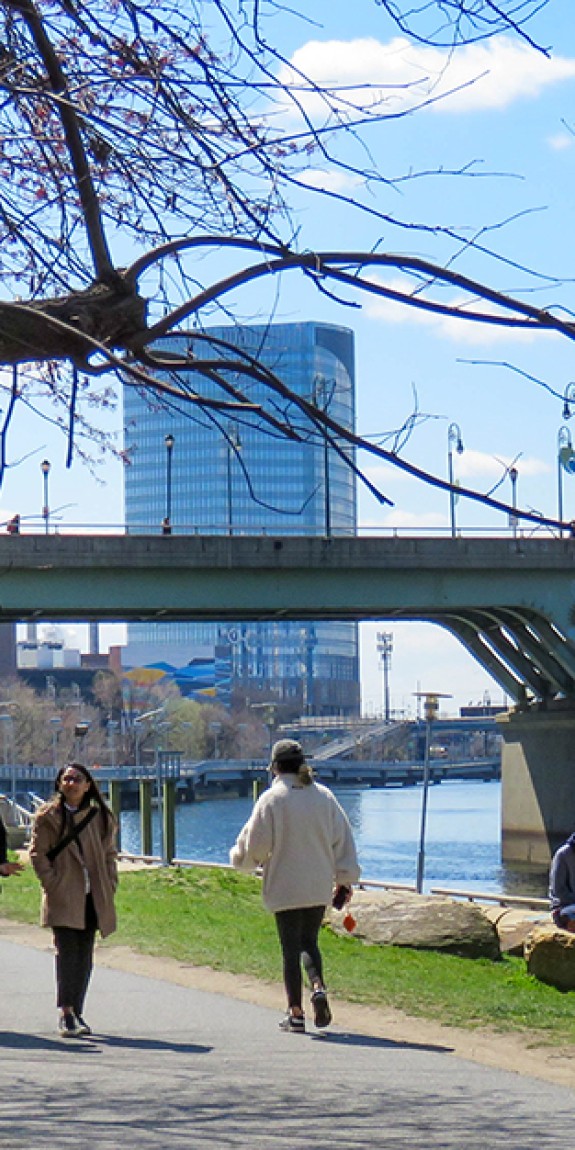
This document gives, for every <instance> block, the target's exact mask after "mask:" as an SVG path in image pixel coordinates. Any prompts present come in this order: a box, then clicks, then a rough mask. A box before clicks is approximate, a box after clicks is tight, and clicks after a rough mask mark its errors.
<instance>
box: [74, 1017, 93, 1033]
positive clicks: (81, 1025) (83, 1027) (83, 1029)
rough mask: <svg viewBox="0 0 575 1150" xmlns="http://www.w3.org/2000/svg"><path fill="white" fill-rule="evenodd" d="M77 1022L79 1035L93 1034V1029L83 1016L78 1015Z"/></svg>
mask: <svg viewBox="0 0 575 1150" xmlns="http://www.w3.org/2000/svg"><path fill="white" fill-rule="evenodd" d="M76 1022H77V1023H78V1034H85V1035H88V1034H91V1033H92V1027H91V1026H88V1023H87V1022H85V1021H84V1019H83V1018H82V1015H81V1014H77V1015H76Z"/></svg>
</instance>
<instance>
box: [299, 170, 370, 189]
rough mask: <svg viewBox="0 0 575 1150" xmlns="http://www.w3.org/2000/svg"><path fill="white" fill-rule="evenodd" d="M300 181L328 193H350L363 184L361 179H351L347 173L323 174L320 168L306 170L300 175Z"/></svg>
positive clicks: (333, 172) (329, 171) (333, 171)
mask: <svg viewBox="0 0 575 1150" xmlns="http://www.w3.org/2000/svg"><path fill="white" fill-rule="evenodd" d="M298 180H299V181H300V183H302V184H306V185H307V187H308V188H320V189H321V190H322V191H326V192H342V193H350V192H352V191H353V189H354V188H356V187H357V186H358V184H360V183H361V181H360V179H359V177H357V176H356V177H353V178H352V177H351V176H350V175H349V174H348V173H347V172H338V171H335V170H328V171H325V172H323V171H322V170H321V169H320V168H306V169H305V171H303V172H299V173H298Z"/></svg>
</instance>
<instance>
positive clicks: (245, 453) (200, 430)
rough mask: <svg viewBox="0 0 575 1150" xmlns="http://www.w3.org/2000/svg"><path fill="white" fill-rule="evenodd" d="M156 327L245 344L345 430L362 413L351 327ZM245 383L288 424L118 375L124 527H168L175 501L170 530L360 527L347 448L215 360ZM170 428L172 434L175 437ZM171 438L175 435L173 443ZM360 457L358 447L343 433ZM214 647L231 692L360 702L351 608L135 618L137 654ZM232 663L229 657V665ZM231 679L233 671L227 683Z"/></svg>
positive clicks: (180, 660) (293, 710)
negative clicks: (184, 398) (261, 617)
mask: <svg viewBox="0 0 575 1150" xmlns="http://www.w3.org/2000/svg"><path fill="white" fill-rule="evenodd" d="M203 334H204V335H206V336H208V337H210V338H211V339H212V340H220V341H222V345H219V344H214V343H211V344H207V343H204V342H203V341H202V340H201V339H200V338H199V335H198V333H197V332H194V331H192V332H190V333H189V335H178V336H173V337H170V338H167V339H165V340H163V341H162V344H161V346H162V349H163V350H165V351H170V350H173V351H178V352H180V353H181V352H182V351H184V352H186V351H188V352H189V351H190V350H192V351H193V353H194V355H195V356H197V357H200V358H202V359H213V358H214V357H215V356H218V357H221V356H224V357H225V358H230V359H231V358H232V357H233V358H234V359H237V356H238V354H246V355H248V356H251V357H253V359H254V360H257V362H258V363H259V364H263V365H265V367H267V368H269V369H270V371H271V372H273V373H274V374H275V375H277V377H278V378H279V379H280V380H281V381H282V382H283V383H284V384H286V385H287V387H289V388H290V389H291V391H293V392H295V393H296V395H298V396H301V397H303V398H305V399H306V400H307V401H308V402H310V403H312V404H314V405H315V406H316V407H318V408H320V409H322V410H326V412H327V413H328V415H330V416H331V417H332V418H333V419H334V420H336V421H337V422H338V423H340V424H342V425H343V426H344V427H346V428H347V429H349V430H354V427H355V369H354V343H353V332H351V331H350V330H349V329H347V328H342V327H335V326H333V325H328V324H321V323H313V322H308V323H297V324H272V325H271V326H263V325H262V326H259V325H250V326H245V327H212V328H209V329H207V330H206V331H205V332H204V333H203ZM221 374H222V375H224V376H225V378H226V380H227V382H228V383H229V384H230V385H231V386H232V387H241V389H242V390H243V392H244V393H247V395H248V398H249V400H250V402H252V403H253V404H254V405H255V406H256V408H257V407H258V406H260V407H261V408H262V409H263V410H264V411H266V412H268V413H269V414H270V415H271V416H273V417H274V418H275V419H278V420H280V421H281V422H282V423H289V424H290V425H291V426H292V427H293V430H294V432H295V437H294V438H293V439H289V438H286V437H285V436H282V435H281V433H280V432H279V431H278V430H276V429H274V428H273V426H271V425H270V424H269V423H268V422H266V421H265V420H263V419H262V417H261V415H259V416H258V415H257V414H256V415H254V414H253V413H252V414H251V415H242V414H241V413H240V412H233V413H232V415H231V416H230V417H228V415H227V414H226V413H222V412H211V413H210V412H207V413H204V412H201V411H200V410H199V409H197V408H196V407H194V406H193V405H188V404H184V405H182V404H180V405H178V404H177V403H174V402H172V401H169V402H162V401H157V402H156V403H155V404H154V405H151V404H150V402H149V401H148V400H146V399H145V398H144V397H143V396H142V395H141V394H140V392H139V391H138V389H137V388H136V387H134V386H131V385H126V386H125V387H124V422H125V429H126V430H125V446H126V449H127V450H128V451H129V456H130V460H131V464H130V466H128V467H127V469H126V478H125V515H126V526H127V528H128V530H130V531H132V532H135V531H142V532H149V531H160V530H161V529H162V521H163V520H164V518H165V517H166V516H167V515H169V518H170V526H171V529H172V531H173V532H174V533H177V532H184V533H188V532H200V533H202V534H206V535H211V534H222V533H230V534H245V535H252V534H253V535H256V534H261V533H267V534H270V535H272V534H273V535H287V534H295V535H305V534H311V535H342V534H350V535H353V534H355V532H356V522H357V519H356V482H355V476H354V473H353V471H352V469H351V468H350V467H349V466H348V464H347V462H346V458H342V457H341V455H340V454H339V452H338V450H337V448H336V446H334V444H333V443H332V444H329V443H326V440H325V438H324V437H323V436H322V435H321V434H319V433H318V431H317V429H315V428H314V425H313V423H312V422H311V421H309V420H308V419H306V417H305V416H304V415H303V414H302V412H301V411H300V409H299V408H298V407H297V406H296V405H295V404H293V403H291V402H288V401H287V400H286V399H285V398H284V396H283V395H282V394H281V393H280V392H274V391H273V390H270V388H269V387H268V386H266V385H264V383H262V382H260V381H259V380H257V379H254V380H250V379H247V380H246V379H245V377H242V379H241V380H239V379H238V376H237V373H234V371H233V370H232V369H230V370H229V372H227V371H225V370H223V371H222V372H221ZM178 381H179V382H180V384H181V383H184V384H185V385H187V386H188V387H189V388H190V390H191V391H195V392H198V391H201V393H202V395H205V396H206V397H213V398H220V399H221V398H222V394H223V393H222V389H221V387H220V386H218V385H217V383H216V382H214V381H212V380H210V379H209V378H202V377H201V376H199V375H197V374H196V373H193V374H192V373H190V376H189V379H187V380H186V379H185V373H182V372H181V371H179V372H178ZM166 436H173V447H171V448H169V447H168V446H167V443H166ZM169 443H170V440H168V444H169ZM337 446H338V447H340V448H341V450H342V452H343V453H344V455H345V456H346V457H347V458H348V459H350V460H353V449H352V448H349V447H348V446H347V445H345V444H341V445H337ZM199 658H207V659H209V658H214V659H215V660H216V662H217V663H218V664H219V666H220V668H223V671H222V673H221V674H220V677H219V681H218V682H219V688H218V689H219V691H220V694H221V697H222V698H223V699H224V701H229V699H230V698H231V699H232V701H233V700H235V701H237V702H238V703H241V704H242V705H245V704H246V703H247V702H250V703H252V702H256V701H261V702H267V701H270V702H277V703H278V704H280V705H282V709H283V707H285V710H286V713H288V712H289V713H290V714H291V715H295V714H308V715H310V714H316V715H329V714H332V715H342V716H343V715H357V714H359V705H360V693H359V667H358V635H357V626H356V624H354V623H349V622H341V623H340V622H318V623H316V624H310V623H309V622H307V623H296V622H281V623H270V622H266V621H262V622H261V623H253V622H250V623H241V622H238V624H237V625H235V626H230V625H229V624H228V625H222V624H215V623H205V624H202V623H197V622H193V623H166V624H162V623H154V624H151V623H145V624H144V623H142V624H136V623H133V624H130V625H129V628H128V648H127V652H126V659H127V662H128V663H129V665H130V666H145V665H148V664H150V663H157V662H159V661H165V662H168V663H170V664H172V665H175V666H178V667H181V666H183V665H185V664H187V663H189V662H190V661H191V660H193V659H199ZM226 668H227V671H226ZM226 680H227V683H226Z"/></svg>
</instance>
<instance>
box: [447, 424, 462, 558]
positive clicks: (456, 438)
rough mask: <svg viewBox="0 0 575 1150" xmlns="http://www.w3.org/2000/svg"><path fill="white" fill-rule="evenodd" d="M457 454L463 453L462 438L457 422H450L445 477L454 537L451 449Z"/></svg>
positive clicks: (453, 476)
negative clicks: (447, 484)
mask: <svg viewBox="0 0 575 1150" xmlns="http://www.w3.org/2000/svg"><path fill="white" fill-rule="evenodd" d="M454 448H455V451H456V452H457V454H458V455H462V454H463V450H464V448H463V439H462V438H461V430H460V427H459V424H458V423H450V424H449V427H448V428H447V477H448V480H449V519H450V524H451V538H452V539H455V535H456V525H455V503H456V496H455V473H454V469H453V449H454Z"/></svg>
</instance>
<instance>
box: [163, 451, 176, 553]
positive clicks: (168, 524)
mask: <svg viewBox="0 0 575 1150" xmlns="http://www.w3.org/2000/svg"><path fill="white" fill-rule="evenodd" d="M175 442H176V440H175V436H173V435H172V434H171V433H169V434H168V435H166V436H164V444H165V447H166V515H165V519H164V522H163V525H162V527H163V532H164V535H171V533H172V456H173V452H174V443H175Z"/></svg>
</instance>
